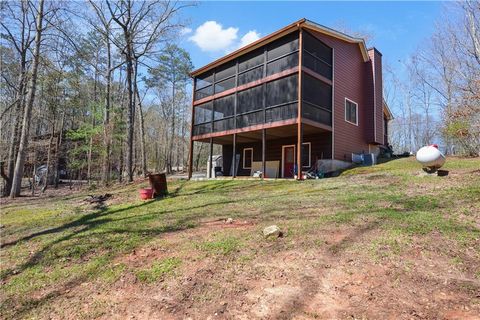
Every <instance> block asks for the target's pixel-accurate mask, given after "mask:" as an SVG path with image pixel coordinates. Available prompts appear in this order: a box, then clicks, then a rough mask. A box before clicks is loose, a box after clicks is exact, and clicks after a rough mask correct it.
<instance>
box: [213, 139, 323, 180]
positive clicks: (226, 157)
mask: <svg viewBox="0 0 480 320" xmlns="http://www.w3.org/2000/svg"><path fill="white" fill-rule="evenodd" d="M267 135H268V130H267ZM303 142H304V143H305V142H310V143H311V148H312V149H311V163H312V165H313V162H314V161H315V159H330V158H331V150H332V145H331V133H330V132H323V133H318V134H315V135H308V136H304V137H303ZM296 143H297V137H295V136H292V137H288V138H282V139H276V140H267V141H266V148H265V161H275V160H278V161H280V168H279V177H281V172H280V170H281V168H282V163H281V161H282V146H284V145H293V144H296ZM244 148H253V161H262V141H261V140H259V141H258V142H254V143H237V145H236V153H237V154H240V161H239V166H238V175H239V176H249V175H250V169H243V167H242V166H243V149H244ZM232 150H233V146H232V145H231V144H230V145H223V147H222V156H223V170H224V174H225V175H229V174H230V167H231V166H232V152H233V151H232Z"/></svg>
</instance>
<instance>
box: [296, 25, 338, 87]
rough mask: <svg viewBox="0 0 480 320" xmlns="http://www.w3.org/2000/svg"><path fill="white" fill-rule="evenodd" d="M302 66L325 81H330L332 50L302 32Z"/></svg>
mask: <svg viewBox="0 0 480 320" xmlns="http://www.w3.org/2000/svg"><path fill="white" fill-rule="evenodd" d="M303 34H304V38H303V39H304V45H303V51H304V53H305V54H304V55H303V57H304V58H303V65H304V66H305V67H306V68H308V69H310V70H312V71H315V72H316V73H318V74H320V75H322V76H324V77H325V78H327V79H330V80H331V79H332V49H331V48H330V47H329V46H327V45H326V44H324V43H323V42H321V41H320V40H318V39H317V38H315V37H314V36H312V35H311V34H309V33H308V32H304V33H303Z"/></svg>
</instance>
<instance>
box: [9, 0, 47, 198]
mask: <svg viewBox="0 0 480 320" xmlns="http://www.w3.org/2000/svg"><path fill="white" fill-rule="evenodd" d="M43 7H44V0H40V1H39V3H38V9H37V18H36V34H35V49H34V52H33V63H32V68H31V69H32V71H31V76H30V86H29V89H28V97H27V103H26V105H25V111H24V115H23V121H22V131H21V135H20V144H19V146H18V153H17V160H16V163H15V171H14V175H13V180H12V190H11V192H10V197H11V198H15V197H17V196H19V195H20V189H21V186H22V178H23V169H24V162H25V157H26V151H27V146H28V134H29V129H30V115H31V113H32V108H33V102H34V100H35V91H36V89H37V88H36V85H37V73H38V64H39V62H40V45H41V41H42V32H43V31H44V27H43V20H44V10H43V9H44V8H43Z"/></svg>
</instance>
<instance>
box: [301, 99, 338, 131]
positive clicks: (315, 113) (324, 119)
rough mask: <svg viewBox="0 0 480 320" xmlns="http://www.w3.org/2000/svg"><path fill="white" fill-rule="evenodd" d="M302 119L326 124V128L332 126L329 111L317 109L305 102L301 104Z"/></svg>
mask: <svg viewBox="0 0 480 320" xmlns="http://www.w3.org/2000/svg"><path fill="white" fill-rule="evenodd" d="M302 117H304V118H306V119H310V120H313V121H316V122H319V123H323V124H326V125H327V126H331V125H332V113H331V112H330V111H327V110H325V109H321V108H318V107H317V106H315V105H313V104H310V103H308V102H305V101H304V103H303V104H302Z"/></svg>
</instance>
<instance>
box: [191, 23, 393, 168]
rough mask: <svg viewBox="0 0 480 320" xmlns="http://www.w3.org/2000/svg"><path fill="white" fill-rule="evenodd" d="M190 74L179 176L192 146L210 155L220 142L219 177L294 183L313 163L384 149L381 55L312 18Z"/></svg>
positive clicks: (386, 112) (388, 115) (386, 114)
mask: <svg viewBox="0 0 480 320" xmlns="http://www.w3.org/2000/svg"><path fill="white" fill-rule="evenodd" d="M191 75H192V77H193V79H194V85H193V103H192V132H191V142H190V161H189V163H190V165H189V177H191V175H192V159H193V152H192V151H193V146H194V143H195V142H197V141H201V142H208V143H210V150H212V146H213V144H219V145H222V156H223V167H222V173H223V175H224V176H233V177H235V176H237V175H238V176H241V175H250V174H251V173H252V172H253V170H254V169H258V171H261V172H264V173H265V175H266V176H267V177H269V176H270V177H284V178H287V177H293V176H297V177H298V178H301V177H302V176H303V175H302V174H301V173H302V172H305V171H307V170H309V169H310V168H311V167H312V166H313V165H314V164H315V162H316V161H317V160H320V159H337V160H344V161H351V160H352V153H362V152H363V153H378V150H379V147H380V146H382V145H386V144H387V140H386V137H387V126H388V121H389V120H390V119H391V116H392V115H391V113H390V111H389V110H388V107H387V105H386V104H385V102H384V99H383V94H382V91H383V87H382V54H381V53H380V52H379V51H378V50H377V49H375V48H371V49H367V48H366V46H365V42H364V40H363V39H360V38H355V37H351V36H349V35H346V34H344V33H341V32H338V31H335V30H333V29H330V28H327V27H325V26H322V25H319V24H317V23H314V22H312V21H309V20H306V19H302V20H299V21H297V22H295V23H292V24H291V25H288V26H286V27H285V28H283V29H280V30H278V31H276V32H274V33H272V34H270V35H268V36H266V37H264V38H262V39H259V40H258V41H256V42H254V43H252V44H250V45H248V46H246V47H243V48H240V49H239V50H237V51H235V52H233V53H231V54H228V55H226V56H224V57H223V58H220V59H218V60H216V61H214V62H212V63H210V64H208V65H206V66H204V67H202V68H199V69H197V70H195V71H193V72H192V74H191ZM210 153H211V152H210ZM210 157H211V156H210ZM297 164H301V165H297ZM209 174H210V173H209Z"/></svg>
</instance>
